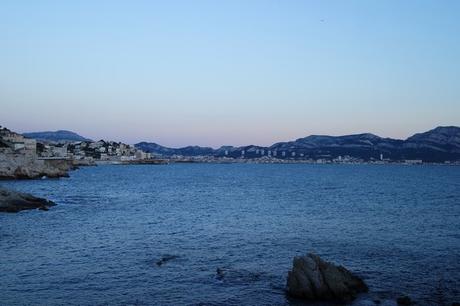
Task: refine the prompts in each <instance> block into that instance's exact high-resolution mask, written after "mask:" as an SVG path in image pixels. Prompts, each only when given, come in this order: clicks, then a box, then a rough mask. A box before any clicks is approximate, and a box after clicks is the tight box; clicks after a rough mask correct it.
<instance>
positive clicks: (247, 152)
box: [23, 126, 460, 162]
mask: <svg viewBox="0 0 460 306" xmlns="http://www.w3.org/2000/svg"><path fill="white" fill-rule="evenodd" d="M23 135H24V136H25V137H28V138H35V139H38V140H43V141H54V142H59V141H91V140H90V139H88V138H86V137H83V136H80V135H78V134H77V133H74V132H71V131H65V130H59V131H55V132H51V131H48V132H34V133H24V134H23ZM135 147H136V148H138V149H141V150H143V151H145V152H149V153H153V154H154V155H157V156H161V157H170V156H173V155H181V156H186V157H193V156H213V157H225V156H227V157H233V158H241V157H244V158H259V157H263V156H272V157H276V158H281V159H284V158H291V159H292V158H293V159H307V158H311V159H334V158H338V157H339V156H341V157H345V156H351V157H355V158H360V159H363V160H371V159H380V158H381V157H383V158H384V159H389V160H407V159H412V160H413V159H421V160H423V161H425V162H444V161H460V127H457V126H440V127H437V128H434V129H432V130H430V131H427V132H424V133H418V134H415V135H413V136H411V137H409V138H407V139H405V140H401V139H393V138H382V137H379V136H377V135H374V134H370V133H364V134H354V135H345V136H327V135H310V136H307V137H304V138H299V139H296V140H293V141H287V142H278V143H275V144H273V145H271V146H257V145H248V146H241V147H234V146H222V147H220V148H218V149H213V148H211V147H200V146H187V147H182V148H170V147H165V146H162V145H159V144H157V143H153V142H139V143H137V144H135Z"/></svg>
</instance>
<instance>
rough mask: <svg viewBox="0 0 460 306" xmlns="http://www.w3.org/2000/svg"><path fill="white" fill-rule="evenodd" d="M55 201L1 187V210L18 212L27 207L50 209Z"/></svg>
mask: <svg viewBox="0 0 460 306" xmlns="http://www.w3.org/2000/svg"><path fill="white" fill-rule="evenodd" d="M54 205H56V204H55V203H54V202H52V201H49V200H46V199H43V198H37V197H34V196H33V195H31V194H28V193H22V192H17V191H13V190H9V189H6V188H2V187H0V212H18V211H21V210H26V209H37V208H38V209H40V210H48V208H49V207H50V206H54Z"/></svg>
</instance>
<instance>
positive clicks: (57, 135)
mask: <svg viewBox="0 0 460 306" xmlns="http://www.w3.org/2000/svg"><path fill="white" fill-rule="evenodd" d="M22 135H23V136H24V137H27V138H34V139H38V140H45V141H55V142H59V141H91V139H89V138H85V137H83V136H80V135H78V134H77V133H74V132H72V131H65V130H59V131H54V132H53V131H46V132H32V133H23V134H22Z"/></svg>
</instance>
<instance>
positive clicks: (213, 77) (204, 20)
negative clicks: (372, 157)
mask: <svg viewBox="0 0 460 306" xmlns="http://www.w3.org/2000/svg"><path fill="white" fill-rule="evenodd" d="M0 109H1V111H0V125H3V126H6V127H8V128H10V129H12V130H15V131H18V132H26V131H44V130H58V129H67V130H72V131H75V132H77V133H79V134H81V135H83V136H86V137H90V138H93V139H101V138H104V139H109V140H117V141H124V142H127V143H135V142H138V141H143V140H145V141H153V142H157V143H160V144H162V145H167V146H175V147H177V146H184V145H189V144H193V145H195V144H196V145H207V146H213V147H218V146H221V145H226V144H230V145H245V144H260V145H269V144H272V143H274V142H278V141H287V140H292V139H296V138H299V137H304V136H307V135H310V134H331V135H343V134H350V133H361V132H372V133H375V134H377V135H379V136H384V137H395V138H406V137H408V136H410V135H411V134H413V133H415V132H421V131H426V130H429V129H431V128H434V127H436V126H438V125H460V1H435V0H433V1H422V0H421V1H268V0H267V1H251V0H250V1H248V0H245V1H243V0H242V1H233V0H232V1H185V0H184V1H17V0H15V1H1V2H0Z"/></svg>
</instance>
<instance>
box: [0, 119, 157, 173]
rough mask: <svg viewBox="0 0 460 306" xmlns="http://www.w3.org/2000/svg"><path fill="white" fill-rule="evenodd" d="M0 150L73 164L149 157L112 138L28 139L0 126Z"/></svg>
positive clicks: (139, 159) (149, 157) (141, 159)
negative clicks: (79, 139) (94, 139)
mask: <svg viewBox="0 0 460 306" xmlns="http://www.w3.org/2000/svg"><path fill="white" fill-rule="evenodd" d="M0 153H3V154H21V155H28V156H30V157H32V158H37V159H68V160H74V161H75V164H77V165H78V164H81V165H84V164H93V163H98V162H135V161H145V160H149V159H151V158H152V156H151V154H150V153H146V152H144V151H142V150H139V149H136V148H135V147H134V146H132V145H127V144H124V143H121V142H114V141H104V140H99V141H96V142H94V141H74V142H71V141H60V142H50V141H41V140H38V141H37V140H36V139H30V138H26V137H24V136H22V135H21V134H18V133H15V132H12V131H10V130H9V129H7V128H2V127H0Z"/></svg>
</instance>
